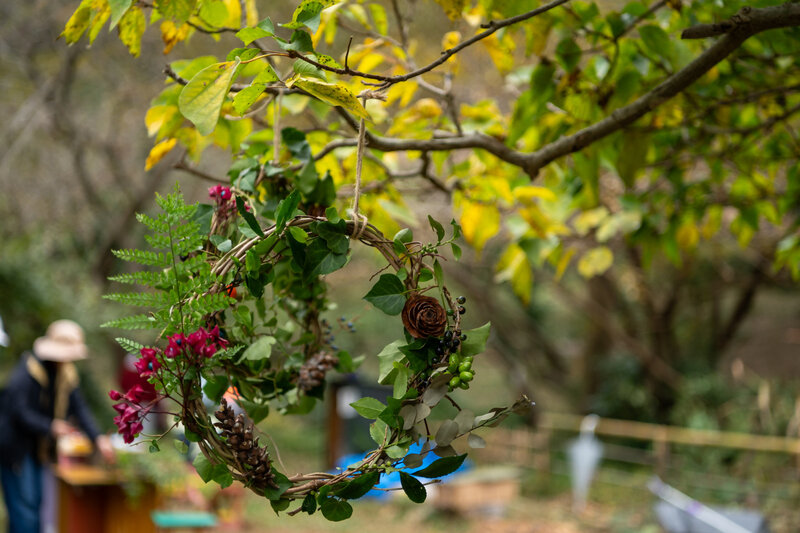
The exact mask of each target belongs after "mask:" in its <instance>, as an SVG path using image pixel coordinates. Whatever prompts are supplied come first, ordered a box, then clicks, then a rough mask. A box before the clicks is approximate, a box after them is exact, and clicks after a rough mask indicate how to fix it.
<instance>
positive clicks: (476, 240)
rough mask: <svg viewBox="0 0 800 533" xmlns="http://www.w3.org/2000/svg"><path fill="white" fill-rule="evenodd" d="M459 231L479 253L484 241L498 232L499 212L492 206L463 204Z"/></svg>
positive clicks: (467, 202)
mask: <svg viewBox="0 0 800 533" xmlns="http://www.w3.org/2000/svg"><path fill="white" fill-rule="evenodd" d="M460 223H461V230H462V231H463V233H464V238H465V239H466V240H467V242H468V243H469V244H470V245H472V247H473V248H475V251H476V252H480V251H481V250H482V249H483V246H484V245H485V244H486V241H488V240H489V239H491V238H492V237H494V236H495V235H496V234H497V232H498V231H500V211H498V209H497V207H495V206H494V205H486V204H479V203H474V202H470V201H468V200H467V201H465V202H464V207H463V208H462V210H461V217H460Z"/></svg>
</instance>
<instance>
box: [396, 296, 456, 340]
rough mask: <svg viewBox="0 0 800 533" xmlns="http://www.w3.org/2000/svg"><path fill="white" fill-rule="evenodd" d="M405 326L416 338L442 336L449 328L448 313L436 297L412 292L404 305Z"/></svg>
mask: <svg viewBox="0 0 800 533" xmlns="http://www.w3.org/2000/svg"><path fill="white" fill-rule="evenodd" d="M402 318H403V326H405V328H406V330H407V331H408V332H409V333H410V334H411V336H412V337H414V338H416V339H424V338H427V337H440V336H442V335H443V334H444V330H445V329H447V313H446V312H445V310H444V307H442V306H441V305H440V304H439V301H438V300H437V299H436V298H432V297H430V296H422V295H420V294H416V293H415V294H412V295H411V297H410V298H409V299H408V300H406V305H405V306H404V307H403V313H402Z"/></svg>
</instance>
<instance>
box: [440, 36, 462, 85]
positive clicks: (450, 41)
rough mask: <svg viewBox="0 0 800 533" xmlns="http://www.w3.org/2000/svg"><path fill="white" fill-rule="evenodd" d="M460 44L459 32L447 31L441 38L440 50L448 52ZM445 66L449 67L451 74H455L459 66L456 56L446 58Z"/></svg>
mask: <svg viewBox="0 0 800 533" xmlns="http://www.w3.org/2000/svg"><path fill="white" fill-rule="evenodd" d="M460 42H461V32H457V31H449V32H447V33H445V34H444V37H442V50H443V51H446V50H450V49H451V48H453V47H454V46H455V45H457V44H458V43H460ZM445 65H448V66H449V67H450V71H451V72H453V73H454V74H455V73H457V72H458V70H459V67H460V66H461V62H460V61H459V56H458V54H454V55H452V56H450V57H449V58H447V61H445Z"/></svg>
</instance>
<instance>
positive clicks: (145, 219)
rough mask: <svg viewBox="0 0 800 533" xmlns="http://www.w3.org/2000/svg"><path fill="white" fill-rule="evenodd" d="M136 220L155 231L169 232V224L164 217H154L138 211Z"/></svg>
mask: <svg viewBox="0 0 800 533" xmlns="http://www.w3.org/2000/svg"><path fill="white" fill-rule="evenodd" d="M136 220H138V221H139V222H141V223H142V224H144V225H145V226H147V228H148V229H149V230H150V231H152V232H154V233H167V232H169V224H168V223H167V221H166V220H164V219H163V218H162V217H158V218H153V217H151V216H147V215H145V214H144V213H136Z"/></svg>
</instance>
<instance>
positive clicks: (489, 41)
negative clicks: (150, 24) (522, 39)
mask: <svg viewBox="0 0 800 533" xmlns="http://www.w3.org/2000/svg"><path fill="white" fill-rule="evenodd" d="M481 42H482V43H483V45H484V46H485V47H486V50H488V52H489V57H491V58H492V62H493V63H494V66H495V67H497V70H499V71H500V73H501V74H508V73H509V72H511V69H513V68H514V49H515V48H516V46H515V44H514V39H513V38H512V37H511V34H510V33H505V34H504V35H503V38H502V40H501V39H499V38H498V37H497V34H496V33H493V34H492V35H490V36H489V37H486V38H485V39H483V40H482V41H481Z"/></svg>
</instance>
